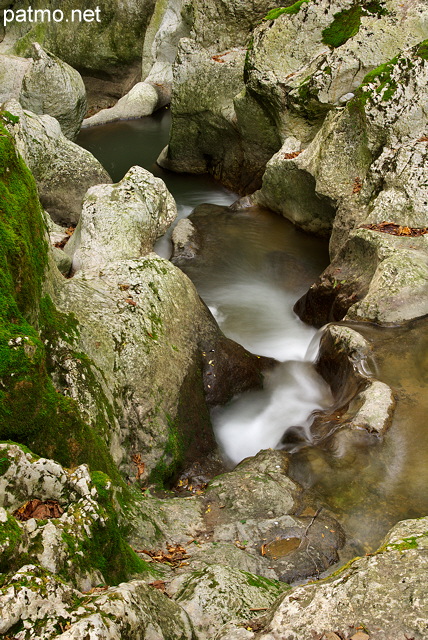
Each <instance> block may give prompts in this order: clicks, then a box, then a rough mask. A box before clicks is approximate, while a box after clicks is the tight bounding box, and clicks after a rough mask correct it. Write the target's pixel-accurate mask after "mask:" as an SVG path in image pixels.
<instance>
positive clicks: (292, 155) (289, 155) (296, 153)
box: [283, 151, 302, 160]
mask: <svg viewBox="0 0 428 640" xmlns="http://www.w3.org/2000/svg"><path fill="white" fill-rule="evenodd" d="M301 153H302V151H293V152H292V153H284V154H283V155H284V158H285V159H286V160H292V159H293V158H297V156H300V154H301Z"/></svg>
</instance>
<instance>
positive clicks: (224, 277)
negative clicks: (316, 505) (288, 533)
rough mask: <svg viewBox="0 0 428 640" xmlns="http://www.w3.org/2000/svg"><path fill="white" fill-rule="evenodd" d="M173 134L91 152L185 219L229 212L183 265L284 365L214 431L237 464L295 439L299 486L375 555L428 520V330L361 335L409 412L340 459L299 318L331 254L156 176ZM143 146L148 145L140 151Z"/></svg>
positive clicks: (107, 131) (110, 131)
mask: <svg viewBox="0 0 428 640" xmlns="http://www.w3.org/2000/svg"><path fill="white" fill-rule="evenodd" d="M168 128H169V119H168V114H165V112H164V114H163V115H162V114H160V115H157V116H156V117H155V118H154V119H153V118H147V119H143V120H142V121H138V122H126V123H118V124H114V125H108V126H105V127H97V128H93V129H90V130H88V131H86V132H85V131H84V132H83V133H82V134H81V136H80V143H81V144H83V145H84V146H87V147H88V148H90V149H91V151H92V152H93V153H95V154H96V155H97V157H98V158H99V159H100V160H101V161H102V162H103V163H104V164H105V166H106V168H107V169H108V170H109V171H110V172H111V173H112V174H113V179H119V178H120V177H121V175H122V174H123V173H124V172H125V171H126V169H127V168H128V167H129V166H131V165H132V164H136V163H140V164H142V165H143V166H146V167H147V168H148V169H149V170H151V171H154V173H155V174H157V175H161V176H162V178H163V179H164V180H165V181H166V182H167V184H168V186H169V188H170V189H171V191H172V192H173V194H174V196H175V198H176V199H177V202H178V208H179V212H180V217H185V216H186V215H188V214H189V213H190V211H191V209H192V208H193V206H196V205H199V204H200V203H202V202H204V201H209V202H211V203H216V205H218V206H210V207H207V206H205V205H203V206H201V207H199V208H198V210H197V212H196V213H195V214H193V217H192V218H191V220H192V224H193V225H194V228H196V237H195V238H194V241H195V243H196V245H197V246H196V247H195V249H196V250H195V252H194V253H192V252H191V256H190V258H191V259H186V258H184V259H182V257H181V258H180V257H179V258H178V259H177V260H175V261H176V263H177V264H179V266H180V267H181V268H182V269H183V270H184V271H185V272H186V273H187V274H188V275H189V276H190V277H191V279H192V280H193V281H194V283H195V284H196V286H197V288H198V290H199V293H200V295H201V296H202V297H203V299H204V300H205V302H206V303H207V304H208V305H209V306H210V308H211V310H212V311H213V312H214V313H215V315H216V317H217V319H218V321H219V323H220V325H221V327H222V329H223V331H224V332H225V333H226V334H227V335H230V336H231V337H233V339H235V340H236V341H238V342H240V343H242V344H244V346H245V347H247V348H248V349H249V350H252V351H254V352H256V353H259V354H261V355H268V356H270V357H275V358H276V359H277V360H279V361H282V362H283V363H284V364H281V365H280V367H279V369H277V370H276V372H274V373H273V375H272V376H271V378H272V379H273V381H272V382H271V384H270V386H269V382H268V384H267V385H266V386H267V389H265V390H264V391H263V392H254V393H250V394H245V396H241V397H239V398H236V399H235V400H234V401H232V403H231V404H230V405H229V406H228V407H226V409H225V410H224V409H222V410H220V411H217V413H216V414H215V415H214V421H215V422H216V423H217V425H218V431H219V433H220V436H219V439H220V443H221V445H222V446H223V448H224V449H227V448H228V450H227V451H226V455H227V457H228V459H229V460H230V461H232V463H236V462H238V461H239V460H241V459H242V458H244V457H245V456H247V455H254V454H255V453H256V452H257V451H258V450H259V449H263V448H268V447H275V446H277V445H279V444H280V441H281V439H282V436H283V435H284V432H287V433H288V434H289V437H288V438H285V440H286V441H288V444H287V448H288V449H289V450H291V474H292V476H293V477H294V478H295V479H296V480H297V481H298V482H300V483H301V484H302V485H303V486H304V487H307V488H311V489H314V490H315V491H316V492H317V494H318V495H319V497H320V500H321V502H322V503H324V504H326V505H328V507H330V509H331V510H332V511H333V512H334V513H335V515H336V516H337V518H338V519H339V521H340V522H341V524H342V525H343V526H344V529H345V531H346V533H347V538H348V543H347V549H346V553H345V554H344V555H347V556H352V555H355V554H356V553H364V552H370V551H372V550H373V549H375V548H376V545H378V543H379V541H380V540H381V538H382V536H383V535H384V534H385V533H386V532H387V530H388V529H389V528H390V526H391V525H393V524H394V523H395V522H397V521H398V520H401V519H403V518H411V517H419V516H422V515H424V514H425V513H426V512H427V510H428V496H427V495H426V491H424V487H426V484H427V480H428V478H427V477H426V476H427V471H426V468H427V464H426V462H427V458H428V439H427V435H426V432H425V429H424V416H425V415H426V411H427V409H428V405H427V399H426V394H425V395H424V386H426V381H427V375H428V374H427V370H428V363H427V356H426V355H425V354H426V346H427V345H426V341H427V337H426V335H427V330H426V329H427V324H426V321H424V320H422V321H419V322H417V323H414V324H413V325H412V326H409V327H407V328H391V329H390V328H377V327H375V326H371V325H368V324H365V325H349V326H352V327H354V328H355V329H356V330H357V331H360V332H361V333H362V334H363V335H364V336H365V337H366V339H367V340H368V341H369V343H370V344H371V345H372V347H373V353H374V357H373V359H372V362H371V363H370V366H371V367H372V369H373V370H372V373H373V374H374V375H376V377H377V378H379V379H380V380H382V381H383V382H386V383H387V384H388V385H389V386H390V387H391V388H392V390H393V393H394V395H395V398H396V400H397V406H396V409H395V413H394V420H393V423H392V426H391V428H390V429H389V431H388V434H387V435H386V436H385V437H384V438H382V439H381V438H378V437H375V436H371V435H369V434H367V432H363V431H361V432H357V433H356V436H355V432H354V434H353V449H352V452H351V453H350V452H349V448H348V447H346V446H345V445H344V446H343V447H342V448H340V447H338V446H337V443H338V440H337V439H336V440H335V445H334V447H332V445H331V440H329V438H328V437H327V438H324V437H322V438H320V437H317V434H316V433H314V432H313V431H311V428H310V424H311V418H310V415H311V413H312V411H313V410H323V409H326V408H327V406H328V404H329V402H331V398H330V397H329V394H328V390H326V389H325V388H324V387H323V386H322V383H320V382H319V381H318V380H315V379H314V376H315V373H314V371H313V368H312V365H311V363H310V362H309V361H308V360H310V359H311V357H312V358H313V357H314V356H315V352H316V347H315V352H313V353H311V354H309V355H307V349H308V347H309V345H310V342H311V339H312V337H313V336H314V335H315V331H313V330H312V329H310V328H309V327H307V326H306V325H304V324H303V323H300V321H299V320H298V319H297V318H296V316H295V315H294V314H293V312H292V311H291V309H292V306H293V303H294V302H295V300H297V298H298V297H299V296H300V295H301V294H302V293H303V292H304V291H305V289H306V288H307V287H308V286H309V285H310V284H311V282H313V280H314V279H315V278H316V276H317V274H319V273H320V272H321V271H322V269H323V268H324V267H325V265H326V264H327V261H328V256H327V247H326V244H325V243H323V242H322V241H320V240H315V239H313V238H311V237H309V236H307V235H305V234H304V233H302V232H300V231H297V230H296V229H295V228H294V227H293V226H292V225H290V224H289V223H288V222H286V221H285V220H283V219H281V218H278V217H277V216H274V215H272V214H270V213H269V212H267V211H266V210H263V209H256V208H251V209H242V210H239V211H231V210H229V209H228V208H225V207H226V206H227V205H230V204H231V203H232V201H233V200H234V195H233V194H231V193H230V192H227V191H226V190H224V189H223V188H222V187H220V186H218V185H216V184H215V183H213V182H212V181H211V180H209V179H207V178H205V177H203V176H186V175H184V176H180V175H177V174H171V173H169V172H166V171H164V170H161V169H160V168H158V167H156V165H155V159H156V157H157V153H158V150H159V148H161V147H162V145H163V144H164V142H165V140H166V139H167V135H168ZM136 136H141V138H140V139H141V143H140V144H138V139H137V143H136ZM124 140H125V142H124ZM126 140H128V142H126ZM131 140H132V146H131V144H130V141H131ZM119 143H120V147H121V148H119V147H118V144H119ZM158 247H159V245H158ZM168 248H169V242H168V241H166V240H165V241H163V244H161V245H160V251H161V252H163V254H164V255H165V254H166V253H168ZM196 254H197V258H196V259H194V256H195V255H196ZM213 375H215V372H214V371H213ZM275 377H276V380H275ZM296 379H297V380H298V384H297V386H296V384H295V383H296ZM299 384H300V387H299ZM278 389H282V392H281V391H280V392H278ZM311 394H312V397H311ZM296 407H297V408H296ZM225 416H226V417H225ZM254 416H256V420H254ZM293 427H300V428H298V429H294V430H293ZM302 427H303V428H302ZM228 430H229V433H228V435H227V436H225V435H224V434H225V433H227V431H228ZM343 433H344V435H343V436H342V438H343V440H344V441H346V438H347V434H346V432H343ZM339 441H340V440H339ZM290 443H291V444H290Z"/></svg>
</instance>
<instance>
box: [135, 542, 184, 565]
mask: <svg viewBox="0 0 428 640" xmlns="http://www.w3.org/2000/svg"><path fill="white" fill-rule="evenodd" d="M166 548H167V550H166V551H163V550H160V551H148V550H147V549H144V550H143V551H142V552H140V553H145V554H147V555H148V556H150V557H151V558H152V560H154V561H155V562H162V563H164V564H170V565H172V566H173V567H177V566H178V567H180V566H183V565H184V563H183V560H186V559H187V558H189V557H190V556H189V555H188V554H187V551H186V549H184V547H182V546H181V545H179V544H176V545H166Z"/></svg>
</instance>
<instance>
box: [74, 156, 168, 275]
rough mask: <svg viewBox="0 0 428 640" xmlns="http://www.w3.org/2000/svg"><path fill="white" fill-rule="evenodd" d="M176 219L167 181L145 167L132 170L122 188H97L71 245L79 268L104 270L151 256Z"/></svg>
mask: <svg viewBox="0 0 428 640" xmlns="http://www.w3.org/2000/svg"><path fill="white" fill-rule="evenodd" d="M176 216H177V208H176V205H175V201H174V198H173V197H172V196H171V194H170V193H169V191H168V189H167V188H166V186H165V183H164V182H163V180H161V179H160V178H155V177H154V176H153V175H152V174H151V173H150V172H149V171H146V170H145V169H142V168H141V167H132V168H131V169H130V170H129V171H128V173H127V174H126V176H125V177H124V178H123V179H122V180H121V181H120V182H119V183H117V184H114V185H105V184H104V185H98V186H95V187H92V188H91V189H89V191H88V192H87V194H86V197H85V201H84V204H83V208H82V214H81V218H80V223H79V226H78V228H77V229H76V231H75V234H73V236H74V237H73V242H72V244H70V243H68V246H67V252H71V251H74V256H73V269H74V270H75V271H78V270H80V269H93V268H101V267H102V266H104V265H105V264H107V263H108V262H115V261H117V260H127V259H132V258H135V257H138V256H143V255H145V254H147V253H149V252H150V251H152V249H153V245H154V243H155V241H156V240H157V238H159V237H160V236H161V235H163V234H164V233H165V231H166V230H167V229H168V227H169V226H170V225H171V223H172V222H173V221H174V220H175V218H176Z"/></svg>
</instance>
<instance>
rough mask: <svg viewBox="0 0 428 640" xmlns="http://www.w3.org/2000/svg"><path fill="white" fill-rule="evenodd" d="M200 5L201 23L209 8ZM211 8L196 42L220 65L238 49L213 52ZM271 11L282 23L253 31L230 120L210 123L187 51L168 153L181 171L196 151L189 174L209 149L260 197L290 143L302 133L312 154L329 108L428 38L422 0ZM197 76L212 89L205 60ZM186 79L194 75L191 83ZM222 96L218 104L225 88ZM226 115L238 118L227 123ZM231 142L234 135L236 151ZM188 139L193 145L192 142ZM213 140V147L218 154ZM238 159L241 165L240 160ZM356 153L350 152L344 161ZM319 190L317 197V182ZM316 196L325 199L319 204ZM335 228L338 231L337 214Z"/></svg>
mask: <svg viewBox="0 0 428 640" xmlns="http://www.w3.org/2000/svg"><path fill="white" fill-rule="evenodd" d="M195 6H196V20H197V19H198V18H197V17H198V10H199V8H198V5H197V4H196V5H195ZM204 10H205V13H204V17H203V20H204V27H203V28H202V27H201V28H200V30H199V32H198V28H197V27H195V33H194V34H193V33H192V37H193V38H194V39H195V40H196V42H197V43H198V44H200V43H202V45H203V46H204V47H205V48H206V49H205V50H206V56H208V55H209V54H211V55H212V54H213V53H214V54H215V55H214V59H216V58H218V59H219V60H221V59H222V58H223V52H224V47H230V44H228V45H226V44H225V43H224V42H223V41H222V40H221V38H220V39H217V42H216V48H215V49H214V50H213V49H212V46H211V44H208V42H209V38H207V39H205V40H204V36H203V34H204V30H205V31H206V32H209V31H210V30H211V28H212V25H213V24H215V21H214V22H212V21H209V20H207V19H206V11H207V8H206V7H205V5H204ZM201 15H202V14H201ZM269 15H271V16H272V19H271V20H269V19H267V20H265V21H263V22H262V24H261V25H260V26H258V27H257V28H256V29H255V30H254V32H253V37H252V41H251V43H250V46H249V48H248V52H247V55H246V59H245V63H244V69H243V73H242V77H243V81H244V82H243V84H244V86H242V84H241V83H238V82H236V83H235V86H236V90H235V92H234V95H233V96H232V95H229V96H228V99H227V101H226V103H225V105H224V108H223V118H222V119H221V120H219V119H218V118H215V117H214V116H215V111H214V112H212V111H211V110H210V111H209V114H207V115H208V116H209V117H205V120H201V119H200V117H199V115H198V111H199V107H198V92H199V87H198V88H196V87H194V86H192V83H191V82H187V79H188V78H190V72H189V71H188V64H189V61H188V58H187V56H186V55H184V52H183V51H179V55H178V57H177V60H176V64H175V70H174V77H175V80H174V90H173V100H172V113H173V125H172V133H171V146H170V147H169V150H168V161H169V162H170V163H171V164H170V166H171V168H173V169H175V168H177V169H176V170H180V169H179V165H180V162H182V161H183V159H184V157H185V156H186V154H187V151H188V150H189V148H190V149H191V153H190V154H188V155H187V158H186V163H187V170H188V171H193V172H198V171H200V170H201V169H200V166H201V163H202V160H201V153H202V154H203V153H206V154H208V157H209V158H211V157H212V158H213V159H212V161H210V162H208V163H206V165H207V169H208V171H209V172H211V173H213V175H215V176H216V177H217V178H219V179H221V180H222V181H224V182H225V184H227V185H228V186H229V185H231V183H232V182H233V185H234V190H235V191H236V190H237V191H239V192H240V193H250V192H251V191H252V190H254V189H255V188H258V187H259V186H260V183H261V177H262V174H263V171H264V168H265V166H266V163H267V161H268V160H269V158H270V157H271V156H272V155H273V154H274V153H276V152H277V151H278V150H279V149H280V147H281V144H282V143H283V142H285V140H286V139H287V138H289V137H290V136H295V137H296V138H298V140H299V141H300V142H301V143H302V145H303V148H305V147H306V146H307V145H308V144H309V143H310V142H311V141H312V140H313V139H314V137H315V135H316V134H317V132H318V131H319V129H320V127H321V126H322V124H323V122H324V119H325V118H326V116H327V114H328V113H329V111H331V110H332V109H333V110H335V109H337V108H338V106H339V108H341V107H342V106H343V104H346V103H347V101H349V99H350V96H351V94H355V91H356V89H357V88H358V86H359V85H360V84H361V82H362V81H363V79H364V77H365V76H366V74H367V73H369V72H371V71H372V70H373V69H374V68H376V67H378V66H379V65H382V64H385V63H387V62H388V61H389V60H390V59H391V58H393V57H394V56H396V55H397V54H398V53H399V51H400V50H401V49H403V48H407V47H412V46H414V45H416V44H417V43H418V42H421V41H422V40H424V38H426V37H427V35H428V33H427V28H426V24H427V8H426V4H425V3H424V2H423V1H422V0H418V1H417V2H415V3H414V4H412V7H411V8H409V7H407V6H406V7H404V5H403V4H402V3H400V2H399V0H391V1H390V2H388V8H387V10H384V8H383V7H382V6H381V5H376V6H374V5H373V3H369V2H363V3H360V4H359V5H358V6H356V5H355V3H353V2H352V0H346V2H339V1H338V0H316V2H315V1H312V2H300V3H294V5H293V6H292V7H283V8H282V9H278V11H275V9H273V11H272V12H271V14H269ZM201 20H202V19H201ZM237 42H238V41H237V40H235V43H237ZM204 43H205V44H204ZM235 46H236V44H235ZM210 47H211V48H210ZM192 71H193V75H194V76H195V77H196V76H198V77H202V78H204V85H207V86H208V87H209V85H210V81H209V75H208V74H209V69H208V68H207V65H206V63H205V61H204V60H203V58H202V57H201V56H199V59H198V58H197V57H193V58H192ZM183 79H186V82H185V83H184V84H183ZM176 95H177V96H178V97H179V100H178V101H177V102H176V101H175V96H176ZM184 97H185V98H186V102H187V104H188V107H189V108H188V109H187V111H186V118H187V120H186V121H184V118H183V114H182V112H181V107H180V100H183V99H184ZM212 100H213V102H215V92H212ZM226 112H227V113H228V114H230V115H228V117H227V118H224V113H226ZM219 128H221V132H219ZM196 131H197V132H198V135H199V140H200V142H199V143H198V142H197V139H196V140H195V142H192V138H193V137H194V136H195V135H196V133H195V132H196ZM222 137H223V138H224V137H227V140H228V146H227V152H225V151H224V146H225V143H224V141H223V140H222ZM187 139H188V140H189V141H191V142H189V143H188V144H186V140H187ZM206 140H210V141H211V148H210V149H209V148H208V145H207V144H206ZM198 149H199V152H200V153H199V154H198ZM217 149H218V155H217ZM221 149H223V153H220V150H221ZM232 149H233V151H232ZM233 155H234V157H235V158H237V159H238V162H237V163H235V164H234V163H233ZM340 155H341V154H338V156H337V157H338V159H339V160H340ZM348 155H350V154H345V157H344V159H343V160H344V162H345V160H346V159H347V156H348ZM358 160H359V158H358V157H357V161H358ZM162 161H164V158H162ZM357 175H358V174H357ZM293 177H294V176H293ZM354 177H355V176H354ZM292 183H293V178H291V180H289V181H287V188H286V189H284V190H283V193H284V194H286V193H287V192H288V189H289V188H290V186H292ZM269 189H270V186H266V189H265V191H264V192H263V190H262V193H263V194H264V193H266V194H267V195H269V194H268V192H269ZM309 190H312V192H313V186H312V185H311V184H309V185H308V191H309ZM272 199H273V200H275V201H276V203H277V207H278V208H279V209H278V208H276V207H275V209H276V210H281V205H282V202H281V201H284V200H287V197H284V198H281V196H280V195H279V193H278V194H277V195H276V196H274V197H273V198H272ZM312 200H313V201H314V202H316V198H313V199H312ZM308 204H309V205H312V202H310V201H309V202H308ZM269 206H272V203H271V204H270V205H269ZM282 206H284V205H282ZM327 222H328V221H327ZM329 222H330V226H331V222H332V217H331V218H330V221H329ZM326 228H327V229H328V224H327V225H326Z"/></svg>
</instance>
